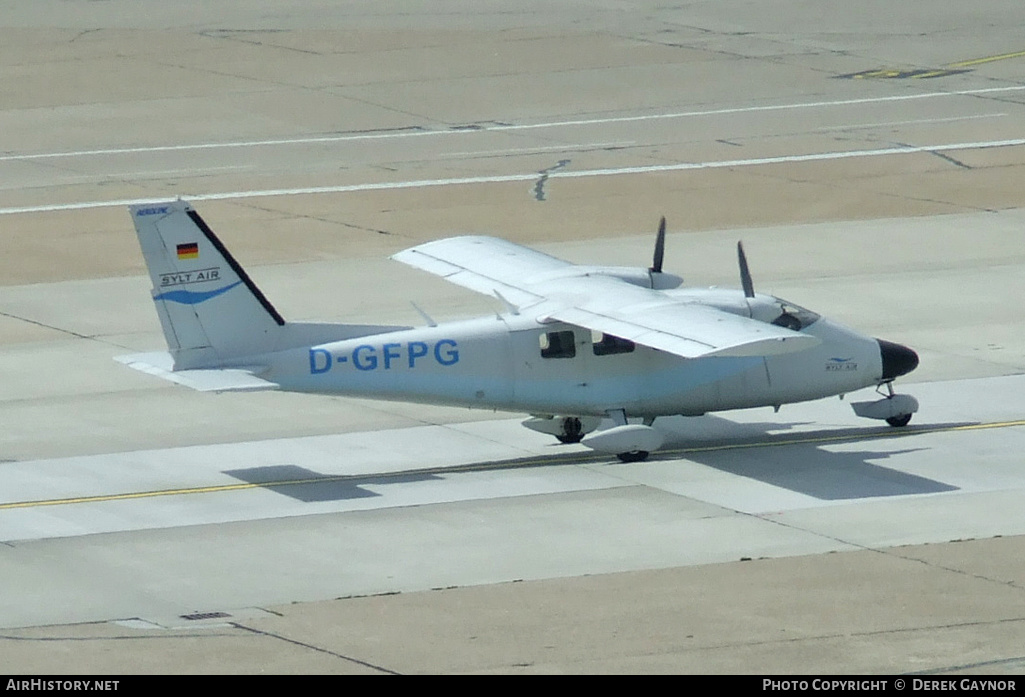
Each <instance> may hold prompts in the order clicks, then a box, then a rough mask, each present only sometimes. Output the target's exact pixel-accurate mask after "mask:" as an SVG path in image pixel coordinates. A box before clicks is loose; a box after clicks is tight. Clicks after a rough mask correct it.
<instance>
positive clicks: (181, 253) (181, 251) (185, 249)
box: [178, 242, 199, 259]
mask: <svg viewBox="0 0 1025 697" xmlns="http://www.w3.org/2000/svg"><path fill="white" fill-rule="evenodd" d="M178 258H179V259H198V258H199V244H197V243H196V242H186V243H185V244H180V245H178Z"/></svg>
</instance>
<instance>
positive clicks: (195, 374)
mask: <svg viewBox="0 0 1025 697" xmlns="http://www.w3.org/2000/svg"><path fill="white" fill-rule="evenodd" d="M114 360H116V361H118V362H119V363H124V364H125V365H127V366H128V367H129V368H135V369H136V370H139V371H141V372H143V373H147V374H149V375H155V376H157V377H159V378H163V379H164V380H168V381H170V382H174V383H177V384H179V385H185V386H186V387H191V388H192V389H194V390H198V391H200V392H259V391H262V390H276V389H278V384H277V383H274V382H270V381H269V380H264V379H262V378H258V377H256V373H259V372H261V371H262V370H263V368H262V367H261V366H250V367H244V368H221V369H209V370H173V367H174V359H173V358H172V357H171V354H169V353H165V352H157V353H135V354H131V355H128V356H117V357H115V358H114Z"/></svg>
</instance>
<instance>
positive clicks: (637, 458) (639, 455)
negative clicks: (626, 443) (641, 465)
mask: <svg viewBox="0 0 1025 697" xmlns="http://www.w3.org/2000/svg"><path fill="white" fill-rule="evenodd" d="M616 457H618V458H619V460H620V462H641V461H642V460H647V459H648V451H647V450H631V451H630V452H628V453H619V454H617V455H616Z"/></svg>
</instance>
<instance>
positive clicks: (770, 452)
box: [658, 416, 973, 501]
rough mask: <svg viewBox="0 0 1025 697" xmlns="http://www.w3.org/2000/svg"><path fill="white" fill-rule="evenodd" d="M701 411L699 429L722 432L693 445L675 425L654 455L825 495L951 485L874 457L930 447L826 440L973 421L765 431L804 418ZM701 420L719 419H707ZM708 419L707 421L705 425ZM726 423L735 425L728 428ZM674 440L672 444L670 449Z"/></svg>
mask: <svg viewBox="0 0 1025 697" xmlns="http://www.w3.org/2000/svg"><path fill="white" fill-rule="evenodd" d="M701 418H702V419H703V420H706V421H705V422H704V423H703V424H702V427H703V430H704V431H705V432H707V431H713V432H716V433H717V434H718V433H722V434H723V435H725V436H726V437H724V438H718V437H717V438H715V439H714V440H710V441H707V440H706V441H704V442H702V443H700V444H695V443H694V441H693V440H692V441H690V442H687V441H686V440H685V434H683V433H679V432H677V433H676V434H674V436H675V437H674V438H673V440H672V441H669V442H667V447H666V450H665V452H660V453H658V455H659V456H660V457H659V459H663V460H664V459H666V458H668V457H673V456H676V457H682V458H684V459H686V460H689V461H691V462H696V463H698V464H702V465H705V466H707V467H712V468H713V469H717V470H719V471H720V472H728V473H730V474H735V475H737V476H741V477H747V478H749V479H754V480H757V481H760V482H763V483H765V484H771V485H772V486H777V487H780V488H784V489H789V490H791V491H794V492H797V493H800V494H805V495H807V496H812V497H814V498H817V499H822V500H827V501H836V500H844V499H861V498H875V497H885V496H907V495H912V494H935V493H941V492H946V491H956V490H957V489H958V487H956V486H952V485H950V484H946V483H944V482H940V481H936V480H934V479H929V478H927V477H922V476H919V475H916V474H910V473H907V472H903V471H901V470H899V469H894V468H891V467H884V466H881V465H879V464H877V463H878V462H879V461H881V460H882V461H885V460H891V459H893V460H894V462H895V464H896V462H897V460H899V456H901V455H906V454H909V453H914V452H926V451H929V450H931V449H932V448H931V447H918V448H904V449H900V450H879V449H869V448H866V449H859V450H843V451H836V450H833V449H830V448H829V446H843V445H845V444H850V443H859V442H860V443H865V442H871V443H873V444H875V445H878V444H879V443H887V442H895V441H896V440H897V439H900V440H903V439H905V438H911V437H914V436H915V435H920V434H926V433H935V432H936V431H943V430H947V429H951V428H957V427H960V426H970V425H973V424H970V423H944V424H923V425H920V426H912V427H905V428H903V429H901V430H899V431H895V430H893V429H891V428H889V427H882V428H871V429H865V428H839V429H820V430H816V431H801V432H794V433H793V434H786V435H772V434H770V433H769V431H780V430H790V429H793V428H794V427H795V426H798V425H805V424H804V423H793V424H787V423H780V422H765V423H747V424H733V423H732V422H728V421H726V420H725V419H720V418H718V417H714V416H705V417H701ZM707 420H714V421H718V422H726V423H717V424H710V423H709V421H707ZM710 425H711V426H712V427H711V428H708V427H709V426H710ZM731 425H732V426H734V427H736V428H735V429H731ZM731 430H734V431H735V433H734V436H735V437H734V438H733V439H730V438H729V437H728V435H729V432H730V431H731ZM737 432H739V433H737ZM680 436H683V437H684V440H682V441H681V440H680V439H679V437H680ZM674 445H675V446H676V447H677V448H678V449H677V450H676V451H675V452H674V448H673V446H674Z"/></svg>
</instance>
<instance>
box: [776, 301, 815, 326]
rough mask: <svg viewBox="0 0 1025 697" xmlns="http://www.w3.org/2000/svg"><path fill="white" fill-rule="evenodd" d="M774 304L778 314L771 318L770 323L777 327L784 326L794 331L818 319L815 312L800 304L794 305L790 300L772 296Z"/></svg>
mask: <svg viewBox="0 0 1025 697" xmlns="http://www.w3.org/2000/svg"><path fill="white" fill-rule="evenodd" d="M774 299H775V301H776V305H777V306H778V310H779V315H778V316H777V317H776V319H774V320H772V322H771V323H772V324H775V325H776V326H777V327H785V328H787V329H792V330H794V331H795V332H799V331H801V330H802V329H804V328H805V327H810V326H811V325H812V324H814V323H815V322H817V321H818V320H819V317H820V316H821V315H819V314H818V313H816V312H812V311H811V310H807V309H805V308H803V307H801V306H800V305H795V304H793V303H792V302H788V301H786V300H782V299H780V298H774Z"/></svg>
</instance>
